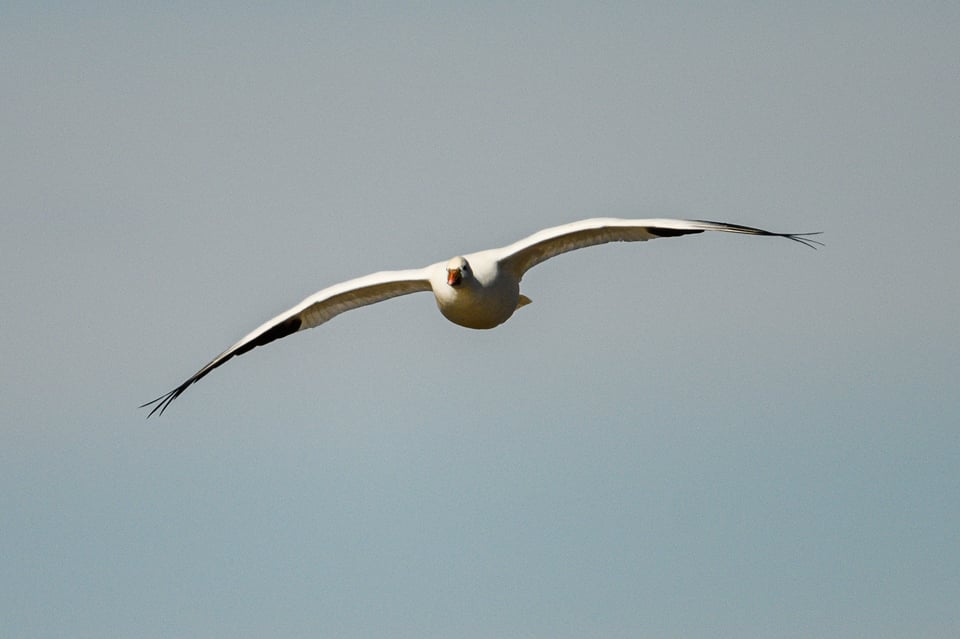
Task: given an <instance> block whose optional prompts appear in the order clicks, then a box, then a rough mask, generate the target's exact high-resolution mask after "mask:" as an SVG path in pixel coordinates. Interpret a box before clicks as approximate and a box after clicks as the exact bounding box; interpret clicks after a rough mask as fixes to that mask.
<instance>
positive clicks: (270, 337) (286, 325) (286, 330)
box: [139, 313, 303, 419]
mask: <svg viewBox="0 0 960 639" xmlns="http://www.w3.org/2000/svg"><path fill="white" fill-rule="evenodd" d="M302 325H303V320H302V319H301V317H300V314H299V313H298V314H296V315H293V316H292V317H288V318H286V319H284V320H282V321H280V322H278V323H276V324H273V325H272V326H269V327H267V328H266V329H265V330H263V331H262V332H261V333H260V334H258V335H254V336H253V337H252V338H250V339H244V340H243V341H241V342H239V343H238V344H235V345H234V346H231V347H230V348H228V349H227V350H225V351H224V352H222V353H221V354H220V355H218V356H217V357H215V358H214V359H213V360H211V361H210V362H209V363H208V364H207V365H206V366H204V367H203V368H201V369H200V370H198V371H197V372H196V373H194V374H193V375H191V376H190V377H189V378H188V379H187V380H186V381H185V382H183V383H182V384H180V385H179V386H177V387H176V388H174V389H173V390H171V391H170V392H168V393H164V394H163V395H161V396H160V397H158V398H156V399H154V400H151V401H149V402H147V403H145V404H141V405H140V406H139V407H140V408H147V407H148V406H153V409H152V410H151V411H150V413H149V414H147V419H149V418H150V417H153V415H154V413H159V414H158V416H159V415H163V412H164V411H165V410H167V407H168V406H170V404H171V403H172V402H173V400H175V399H176V398H178V397H180V396H181V395H182V394H183V392H184V391H185V390H187V389H188V388H190V386H192V385H193V384H195V383H197V382H198V381H200V380H201V379H203V378H204V377H205V376H206V375H207V373H209V372H210V371H212V370H213V369H215V368H217V367H218V366H221V365H222V364H225V363H226V362H227V361H229V360H230V358H231V357H234V356H235V355H243V354H244V353H246V352H247V351H250V350H253V349H254V348H256V347H257V346H263V345H264V344H269V343H270V342H272V341H274V340H278V339H280V338H282V337H286V336H287V335H292V334H293V333H296V332H297V331H299V330H300V327H301V326H302Z"/></svg>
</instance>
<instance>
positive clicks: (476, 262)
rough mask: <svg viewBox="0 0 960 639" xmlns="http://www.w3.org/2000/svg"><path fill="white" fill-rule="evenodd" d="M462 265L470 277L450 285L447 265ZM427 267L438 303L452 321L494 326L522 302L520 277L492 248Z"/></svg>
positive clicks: (466, 325)
mask: <svg viewBox="0 0 960 639" xmlns="http://www.w3.org/2000/svg"><path fill="white" fill-rule="evenodd" d="M461 259H462V260H463V262H461V261H460V260H461ZM437 267H442V268H437ZM465 267H466V268H470V270H471V272H472V277H464V278H463V279H462V281H461V283H460V285H458V286H450V285H449V283H448V273H449V272H450V270H449V269H451V268H461V269H462V268H465ZM429 268H430V271H431V272H430V287H431V289H432V290H433V295H434V297H435V298H436V300H437V307H438V308H439V309H440V313H442V314H443V316H444V317H446V318H447V319H448V320H450V321H451V322H453V323H454V324H459V325H460V326H464V327H466V328H478V329H483V328H494V327H496V326H500V325H501V324H503V323H504V322H506V321H507V320H508V319H510V316H511V315H513V312H514V311H515V310H516V309H517V308H519V307H520V306H521V305H522V304H521V297H520V277H519V275H518V274H517V273H515V272H514V271H513V270H512V269H510V268H507V267H506V266H505V265H504V264H502V263H501V262H500V261H499V260H497V259H496V255H495V251H482V252H480V253H471V254H469V255H465V256H463V258H454V259H453V260H450V261H449V262H447V263H446V264H434V265H433V266H431V267H429ZM523 299H524V300H526V298H523ZM527 301H529V300H527Z"/></svg>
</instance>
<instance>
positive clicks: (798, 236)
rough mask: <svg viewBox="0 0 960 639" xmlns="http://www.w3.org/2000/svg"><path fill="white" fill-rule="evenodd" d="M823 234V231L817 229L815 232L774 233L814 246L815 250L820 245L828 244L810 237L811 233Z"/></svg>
mask: <svg viewBox="0 0 960 639" xmlns="http://www.w3.org/2000/svg"><path fill="white" fill-rule="evenodd" d="M821 234H823V231H816V232H814V233H774V235H779V236H780V237H785V238H787V239H788V240H793V241H794V242H799V243H800V244H803V245H804V246H806V247H809V248H812V249H813V250H817V247H818V246H826V244H824V243H823V242H821V241H820V240H811V239H810V236H811V235H821Z"/></svg>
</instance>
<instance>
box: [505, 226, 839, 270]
mask: <svg viewBox="0 0 960 639" xmlns="http://www.w3.org/2000/svg"><path fill="white" fill-rule="evenodd" d="M704 231H722V232H725V233H743V234H746V235H771V236H775V237H785V238H787V239H790V240H793V241H794V242H799V243H800V244H803V245H805V246H809V247H810V248H816V247H817V246H822V243H821V242H818V241H817V240H813V239H810V236H811V235H819V233H773V232H771V231H764V230H763V229H757V228H753V227H751V226H740V225H739V224H727V223H725V222H709V221H706V220H670V219H650V220H621V219H617V218H602V217H600V218H593V219H589V220H580V221H579V222H571V223H570V224H564V225H562V226H554V227H552V228H548V229H543V230H542V231H539V232H537V233H534V234H533V235H531V236H529V237H526V238H524V239H522V240H520V241H518V242H514V243H513V244H511V245H509V246H505V247H503V248H502V249H498V252H499V254H500V261H501V263H502V264H504V265H506V266H508V267H509V268H512V269H514V272H515V273H516V274H517V276H518V277H519V276H522V275H523V274H524V273H525V272H527V270H529V269H531V268H533V267H534V266H536V265H537V264H539V263H541V262H543V261H545V260H548V259H550V258H551V257H554V256H556V255H560V254H561V253H566V252H567V251H573V250H576V249H579V248H584V247H587V246H594V245H596V244H606V243H607V242H643V241H645V240H652V239H654V238H658V237H674V236H677V235H688V234H691V233H702V232H704Z"/></svg>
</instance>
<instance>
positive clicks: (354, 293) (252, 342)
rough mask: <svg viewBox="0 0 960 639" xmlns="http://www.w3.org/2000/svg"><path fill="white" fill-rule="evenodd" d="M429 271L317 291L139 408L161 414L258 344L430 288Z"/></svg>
mask: <svg viewBox="0 0 960 639" xmlns="http://www.w3.org/2000/svg"><path fill="white" fill-rule="evenodd" d="M429 274H430V267H427V268H423V269H414V270H406V271H383V272H380V273H373V274H372V275H367V276H365V277H360V278H357V279H353V280H349V281H346V282H342V283H340V284H336V285H334V286H331V287H329V288H325V289H323V290H322V291H319V292H318V293H314V294H313V295H311V296H310V297H308V298H307V299H305V300H303V301H302V302H300V303H299V304H297V305H296V306H294V307H293V308H291V309H290V310H288V311H285V312H283V313H281V314H280V315H277V316H276V317H274V318H273V319H271V320H269V321H267V322H264V323H263V324H262V325H261V326H259V327H258V328H257V329H255V330H253V331H251V332H250V333H249V334H248V335H246V336H245V337H244V338H243V339H241V340H240V341H238V342H237V343H236V344H234V345H233V346H231V347H230V348H228V349H227V350H225V351H223V352H222V353H220V354H219V355H217V356H216V357H215V358H214V359H212V360H211V361H210V362H209V363H208V364H207V365H206V366H204V367H203V368H201V369H200V370H198V371H197V372H196V373H194V374H193V375H192V376H190V378H189V379H187V380H186V381H185V382H183V383H182V384H180V385H179V386H177V387H176V388H174V389H173V390H171V391H170V392H168V393H164V394H163V395H161V396H160V397H158V398H156V399H154V400H153V401H149V402H147V403H146V404H143V405H142V406H140V408H146V407H148V406H153V409H151V411H150V414H149V415H147V417H150V416H151V415H153V414H154V413H157V412H159V414H161V415H162V414H163V412H164V411H165V410H167V407H168V406H169V405H170V402H172V401H173V400H175V399H176V398H178V397H180V395H182V394H183V392H184V391H185V390H187V388H189V387H190V386H191V385H192V384H194V383H195V382H197V381H198V380H200V379H201V378H203V377H204V376H205V375H206V374H207V373H209V372H210V371H212V370H213V369H215V368H217V367H218V366H220V365H221V364H223V363H225V362H226V361H227V360H229V359H230V358H231V357H233V356H235V355H242V354H244V353H246V352H247V351H249V350H251V349H253V348H256V347H257V346H263V345H264V344H268V343H270V342H272V341H274V340H277V339H280V338H281V337H286V336H287V335H291V334H293V333H296V332H298V331H303V330H306V329H308V328H313V327H315V326H319V325H320V324H323V323H324V322H326V321H328V320H330V319H333V318H334V317H336V316H337V315H339V314H340V313H343V312H345V311H349V310H351V309H355V308H359V307H361V306H366V305H368V304H374V303H376V302H382V301H383V300H387V299H390V298H391V297H397V296H400V295H407V294H409V293H416V292H418V291H429V290H430V278H429Z"/></svg>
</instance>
